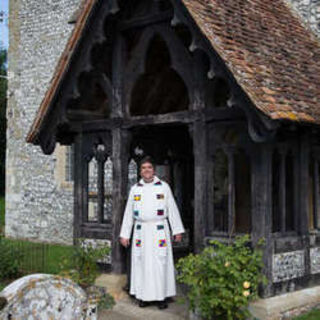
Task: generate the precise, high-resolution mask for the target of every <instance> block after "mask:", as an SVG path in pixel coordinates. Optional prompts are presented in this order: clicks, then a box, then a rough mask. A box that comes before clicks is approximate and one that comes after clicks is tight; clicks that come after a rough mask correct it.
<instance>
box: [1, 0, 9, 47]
mask: <svg viewBox="0 0 320 320" xmlns="http://www.w3.org/2000/svg"><path fill="white" fill-rule="evenodd" d="M8 2H9V0H0V12H1V11H4V12H5V17H4V21H3V22H0V45H1V46H4V47H5V48H8V42H9V40H8V11H9V8H8Z"/></svg>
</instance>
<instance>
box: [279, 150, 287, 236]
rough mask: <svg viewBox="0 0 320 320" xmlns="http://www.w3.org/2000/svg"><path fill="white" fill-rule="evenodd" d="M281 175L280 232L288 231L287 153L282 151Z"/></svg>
mask: <svg viewBox="0 0 320 320" xmlns="http://www.w3.org/2000/svg"><path fill="white" fill-rule="evenodd" d="M279 155H280V175H279V187H280V188H279V191H280V201H279V205H280V214H281V218H280V231H281V233H284V232H285V231H286V209H287V208H286V191H287V190H286V151H285V150H280V152H279Z"/></svg>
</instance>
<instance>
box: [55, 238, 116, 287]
mask: <svg viewBox="0 0 320 320" xmlns="http://www.w3.org/2000/svg"><path fill="white" fill-rule="evenodd" d="M79 240H80V242H82V240H84V239H82V238H80V239H79ZM110 250H111V248H110V247H109V246H105V247H102V248H94V247H93V246H92V245H91V244H88V245H87V246H85V247H84V246H81V245H80V244H79V245H77V246H75V247H74V250H73V252H72V253H71V255H68V257H63V258H62V262H61V263H60V268H61V270H62V271H61V272H59V274H60V275H63V276H65V277H68V278H70V279H72V280H73V281H74V282H76V283H78V284H79V285H80V286H82V287H83V288H86V287H88V286H90V285H92V284H94V282H95V279H96V278H97V276H98V274H99V272H98V266H97V262H96V261H97V260H98V259H101V258H103V256H105V255H107V254H109V253H110Z"/></svg>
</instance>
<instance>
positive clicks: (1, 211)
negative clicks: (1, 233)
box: [0, 197, 5, 230]
mask: <svg viewBox="0 0 320 320" xmlns="http://www.w3.org/2000/svg"><path fill="white" fill-rule="evenodd" d="M4 219H5V198H4V197H1V198H0V230H1V228H2V227H4V223H5V220H4Z"/></svg>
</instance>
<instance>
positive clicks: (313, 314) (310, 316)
mask: <svg viewBox="0 0 320 320" xmlns="http://www.w3.org/2000/svg"><path fill="white" fill-rule="evenodd" d="M292 319H293V320H318V319H320V310H319V309H312V310H311V311H309V312H307V313H306V314H304V315H301V316H298V317H293V318H292Z"/></svg>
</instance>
